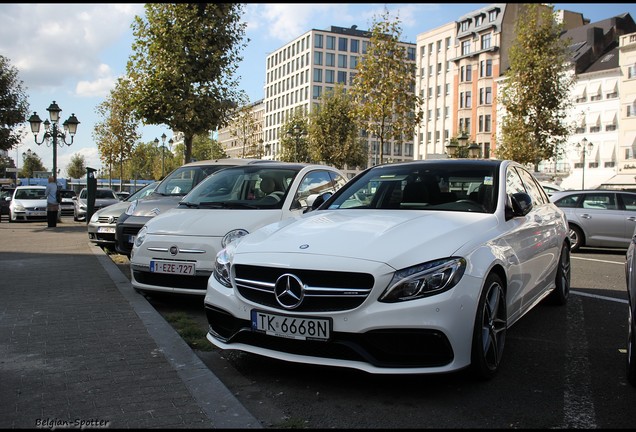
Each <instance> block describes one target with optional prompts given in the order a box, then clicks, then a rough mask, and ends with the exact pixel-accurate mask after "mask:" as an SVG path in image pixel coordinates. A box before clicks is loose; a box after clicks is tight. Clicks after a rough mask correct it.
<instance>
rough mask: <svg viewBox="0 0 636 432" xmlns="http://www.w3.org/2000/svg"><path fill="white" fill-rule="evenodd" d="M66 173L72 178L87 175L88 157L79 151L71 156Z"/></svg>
mask: <svg viewBox="0 0 636 432" xmlns="http://www.w3.org/2000/svg"><path fill="white" fill-rule="evenodd" d="M66 173H67V174H68V175H69V177H71V178H82V177H84V176H85V175H86V159H85V158H84V156H82V155H81V154H79V153H75V154H74V155H73V156H71V161H70V163H69V164H68V166H67V167H66Z"/></svg>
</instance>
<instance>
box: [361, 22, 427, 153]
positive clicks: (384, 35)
mask: <svg viewBox="0 0 636 432" xmlns="http://www.w3.org/2000/svg"><path fill="white" fill-rule="evenodd" d="M370 31H371V36H370V38H369V47H368V49H367V53H366V54H365V55H364V56H363V58H362V60H361V61H360V62H359V63H358V67H357V73H356V75H355V77H354V79H353V85H352V87H351V89H350V92H351V96H352V98H353V101H354V107H355V111H354V118H355V119H356V121H357V122H358V125H359V126H360V128H361V129H363V130H366V131H367V132H369V134H371V135H373V136H375V137H377V138H378V139H379V140H380V149H381V150H380V163H382V158H383V151H384V143H385V142H387V141H390V140H395V141H396V142H398V143H402V142H403V141H404V139H405V137H406V139H407V140H411V139H412V137H413V134H414V132H415V125H416V124H418V123H419V122H420V121H421V119H422V113H421V110H420V108H419V107H420V106H421V105H422V103H423V102H422V100H421V98H420V97H419V96H417V95H416V94H415V92H414V89H415V65H414V64H412V62H409V60H408V53H407V50H406V48H405V47H404V46H401V45H399V41H400V38H401V35H402V28H401V26H400V20H399V19H398V18H396V19H395V20H394V21H391V20H390V17H389V12H388V10H387V9H385V10H384V13H383V14H382V15H381V16H380V18H379V19H378V18H377V17H375V18H374V23H373V25H372V28H371V30H370Z"/></svg>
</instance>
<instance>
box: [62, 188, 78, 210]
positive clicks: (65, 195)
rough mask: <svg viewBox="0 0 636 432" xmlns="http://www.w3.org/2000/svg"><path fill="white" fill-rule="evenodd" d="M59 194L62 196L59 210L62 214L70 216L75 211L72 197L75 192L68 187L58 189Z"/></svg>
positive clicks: (74, 195)
mask: <svg viewBox="0 0 636 432" xmlns="http://www.w3.org/2000/svg"><path fill="white" fill-rule="evenodd" d="M60 195H61V196H62V202H61V203H60V207H61V208H60V210H61V215H62V216H72V215H73V214H74V213H75V201H73V197H76V196H77V194H76V193H75V191H73V190H70V189H60Z"/></svg>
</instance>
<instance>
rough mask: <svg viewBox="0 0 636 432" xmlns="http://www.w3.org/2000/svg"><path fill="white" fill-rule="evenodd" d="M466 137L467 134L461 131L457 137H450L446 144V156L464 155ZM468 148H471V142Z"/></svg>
mask: <svg viewBox="0 0 636 432" xmlns="http://www.w3.org/2000/svg"><path fill="white" fill-rule="evenodd" d="M468 138H469V136H468V134H466V132H463V131H462V133H461V134H460V135H458V136H457V138H453V139H451V140H450V141H449V143H448V144H446V153H447V154H448V157H450V158H464V157H466V154H465V153H466V151H467V147H466V143H468ZM475 145H476V144H475ZM468 149H470V150H472V144H471V147H469V148H468Z"/></svg>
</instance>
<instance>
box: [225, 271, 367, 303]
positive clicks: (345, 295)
mask: <svg viewBox="0 0 636 432" xmlns="http://www.w3.org/2000/svg"><path fill="white" fill-rule="evenodd" d="M234 270H235V279H234V280H235V282H236V286H237V288H238V291H239V293H240V294H241V295H242V296H243V297H244V298H246V299H248V300H250V301H253V302H255V303H258V304H262V305H266V306H269V307H273V308H277V309H281V310H284V308H283V307H282V306H281V305H280V304H279V303H278V301H277V300H276V296H275V295H274V285H275V284H276V280H277V279H278V278H279V277H280V276H281V275H283V274H285V273H290V274H293V275H295V276H296V277H298V278H299V279H300V280H302V282H303V284H304V299H303V301H302V303H301V304H300V306H298V307H297V308H295V309H294V311H296V312H327V311H343V310H351V309H355V308H357V307H358V306H360V305H361V304H362V303H363V302H364V300H365V299H366V298H367V297H368V296H369V293H370V292H371V289H372V288H373V284H374V278H373V276H372V275H370V274H367V273H356V272H341V271H323V270H305V269H281V268H272V267H259V266H251V265H243V264H237V265H236V266H235V267H234Z"/></svg>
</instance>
